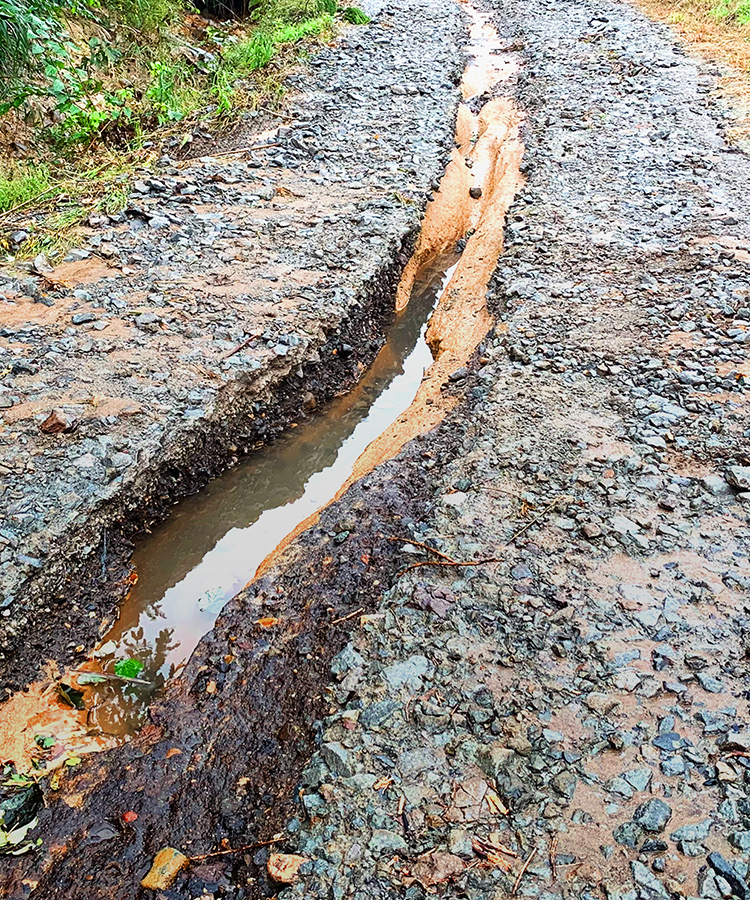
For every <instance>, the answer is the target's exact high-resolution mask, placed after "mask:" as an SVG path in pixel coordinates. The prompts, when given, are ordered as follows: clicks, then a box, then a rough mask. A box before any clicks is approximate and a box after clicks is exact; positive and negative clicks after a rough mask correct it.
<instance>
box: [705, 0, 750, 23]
mask: <svg viewBox="0 0 750 900" xmlns="http://www.w3.org/2000/svg"><path fill="white" fill-rule="evenodd" d="M711 15H712V16H713V18H714V19H716V21H717V22H736V23H737V24H738V25H750V0H719V2H718V3H717V4H716V6H714V7H713V9H712V10H711Z"/></svg>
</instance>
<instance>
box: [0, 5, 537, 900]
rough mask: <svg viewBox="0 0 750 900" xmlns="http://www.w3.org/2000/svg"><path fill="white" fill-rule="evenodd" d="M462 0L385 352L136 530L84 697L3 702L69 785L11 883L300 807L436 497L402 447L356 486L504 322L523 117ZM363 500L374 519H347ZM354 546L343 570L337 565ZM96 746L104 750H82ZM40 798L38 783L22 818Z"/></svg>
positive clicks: (100, 887) (41, 689)
mask: <svg viewBox="0 0 750 900" xmlns="http://www.w3.org/2000/svg"><path fill="white" fill-rule="evenodd" d="M463 6H464V8H465V9H466V12H467V14H468V16H469V17H470V39H471V40H470V45H469V47H468V48H467V57H468V65H467V68H466V72H465V75H464V78H463V81H462V85H461V89H462V97H463V99H462V103H461V104H460V106H459V112H458V116H457V126H456V148H455V149H454V151H453V155H452V158H451V161H450V163H449V165H448V167H447V170H446V172H445V175H444V178H443V180H442V181H441V185H440V189H439V191H438V192H437V193H436V196H435V198H434V199H433V200H432V201H431V202H430V203H429V204H428V207H427V211H426V214H425V219H424V223H423V227H422V230H421V233H420V236H419V238H418V240H417V244H416V247H415V251H414V254H413V257H412V259H411V260H410V262H409V263H408V264H407V266H406V268H405V270H404V272H403V276H402V278H401V281H400V284H399V286H398V290H397V293H396V297H395V298H394V305H395V308H396V316H395V321H394V323H393V325H392V326H391V327H390V329H389V333H388V340H387V342H386V344H385V346H384V347H383V348H382V350H381V351H380V353H379V355H378V356H377V358H376V359H375V361H374V363H373V364H372V365H371V366H370V368H369V369H368V371H367V372H366V373H365V375H364V376H363V378H362V379H361V381H360V382H359V384H358V385H357V386H356V388H355V389H354V390H352V391H351V392H349V393H348V394H346V395H345V396H342V397H340V398H338V399H337V400H335V401H334V402H332V403H331V404H329V405H328V406H327V407H326V408H324V409H322V410H320V411H318V412H317V413H316V414H315V415H314V416H313V417H312V418H310V419H309V420H307V421H306V422H303V423H302V424H301V425H299V426H298V427H296V428H293V429H291V430H289V431H288V432H287V434H286V435H285V436H283V437H282V438H281V439H279V440H278V441H276V442H275V443H274V444H273V445H270V446H268V447H266V448H263V449H261V450H260V451H257V452H256V453H254V454H253V455H252V456H251V457H250V458H249V459H248V460H247V462H246V463H244V464H243V465H241V466H240V467H238V468H235V469H233V470H231V471H230V472H228V473H226V474H225V475H224V476H222V477H220V478H218V479H216V480H215V481H214V482H213V483H212V484H211V485H209V487H208V488H207V489H205V490H204V491H203V492H202V493H201V494H199V495H197V496H195V497H192V498H190V499H188V500H186V501H183V502H182V503H181V504H179V506H178V507H176V508H175V509H174V511H173V512H172V514H171V516H170V518H169V519H168V520H167V521H166V522H164V523H163V524H162V525H160V526H159V527H158V528H156V529H155V530H154V531H153V533H151V534H150V535H149V536H148V537H146V538H144V539H143V540H142V542H141V543H140V545H139V546H138V548H137V549H136V552H135V555H134V557H133V563H134V571H135V573H136V575H137V580H136V579H135V578H134V584H133V587H132V589H131V591H130V594H129V595H128V597H127V598H126V600H125V601H124V602H123V604H122V607H121V611H120V616H119V619H118V620H117V622H115V623H114V625H113V626H112V628H111V630H110V632H109V633H108V634H107V635H105V637H104V639H103V640H102V641H101V642H100V644H99V646H98V647H97V648H95V650H94V651H93V653H92V655H91V657H90V658H89V660H88V661H87V662H86V663H85V664H84V665H82V666H81V667H79V668H78V669H77V670H75V671H71V672H67V673H65V674H64V676H63V681H64V683H65V684H66V685H70V686H72V687H73V688H74V690H75V691H80V699H78V694H75V695H74V699H75V700H76V702H77V705H79V706H81V707H82V708H81V709H74V708H71V706H70V705H69V704H67V703H65V702H63V701H62V700H61V698H60V691H59V680H53V681H49V680H48V681H46V682H39V683H37V684H36V685H32V687H31V688H30V689H29V690H28V691H25V692H23V693H19V694H17V695H15V696H14V697H12V698H11V699H10V701H8V702H7V703H6V704H4V705H3V707H2V708H0V733H2V735H3V746H2V747H0V757H1V758H2V759H5V760H8V761H12V762H13V763H14V764H15V766H16V768H17V769H18V770H19V771H21V770H23V771H34V772H35V773H38V772H41V773H42V785H43V786H44V785H45V783H46V784H47V786H48V787H53V788H54V789H55V790H56V791H57V799H56V800H54V801H53V800H52V797H53V794H52V792H51V791H48V792H47V797H48V800H49V803H48V807H47V808H45V809H41V810H38V814H39V818H40V827H39V828H38V830H37V831H36V832H34V833H33V834H37V833H38V834H40V835H41V837H42V839H43V842H44V843H43V849H42V850H41V851H39V852H38V853H37V854H36V855H27V856H24V857H19V858H18V859H17V860H16V861H15V862H14V863H10V864H9V863H8V862H7V861H4V862H3V863H2V868H0V885H3V883H4V886H5V891H4V894H3V895H4V896H9V897H15V896H19V897H20V896H25V895H27V893H28V887H32V888H35V889H36V893H37V895H38V896H71V897H72V896H75V897H77V898H80V897H87V896H91V897H95V896H96V897H98V896H102V897H103V896H107V897H120V896H123V897H125V896H133V889H134V888H135V886H136V885H137V882H138V881H140V879H141V878H142V877H143V875H144V874H145V872H146V871H147V870H148V867H149V865H150V862H151V860H152V858H153V856H154V854H155V853H156V852H157V851H158V850H160V849H161V848H162V847H164V846H174V847H178V848H179V849H180V850H181V852H183V853H184V854H186V855H187V856H195V857H197V856H203V855H205V854H207V853H211V852H212V851H214V850H220V849H223V850H227V849H229V848H231V847H237V846H244V845H245V844H247V843H248V842H253V841H255V842H258V841H262V840H264V839H268V837H269V835H271V834H272V833H273V831H274V828H278V827H279V826H281V825H283V823H284V821H285V820H286V818H287V817H288V816H289V815H291V814H292V812H293V808H294V806H293V803H292V794H293V789H294V786H295V784H296V783H297V782H298V780H299V776H300V773H301V770H302V768H303V766H304V764H305V761H306V758H307V757H308V756H309V754H310V752H311V747H312V743H311V741H312V735H311V734H310V726H311V724H312V721H313V720H314V718H315V717H316V716H318V717H319V716H320V715H322V714H324V712H325V707H324V700H323V691H324V687H325V684H326V682H327V663H328V660H329V659H330V658H331V656H332V655H333V654H335V652H337V650H338V649H340V647H341V646H342V644H343V642H344V640H345V638H346V634H347V633H348V630H349V629H350V628H351V627H352V625H356V623H357V621H358V619H357V616H358V615H361V614H367V612H368V610H369V609H371V608H372V606H373V605H374V604H375V602H376V601H377V598H378V597H379V595H380V594H381V592H382V590H383V589H384V588H385V587H386V586H387V580H388V578H389V577H391V576H392V574H393V573H394V572H395V567H394V563H395V556H396V552H397V551H396V548H395V545H394V543H393V542H392V541H391V542H388V540H387V532H389V531H393V522H396V523H398V522H399V521H400V518H401V517H402V516H403V515H404V514H407V513H408V514H410V515H415V514H419V513H420V512H422V513H423V512H424V511H425V509H426V508H427V506H428V505H429V501H428V498H429V482H428V479H427V476H426V472H422V474H421V475H420V477H415V476H414V475H413V474H411V473H410V472H409V470H408V465H406V463H403V464H402V465H400V466H399V465H398V463H394V464H390V465H391V468H390V469H389V473H390V475H389V478H388V483H387V486H386V488H385V489H384V490H381V491H380V494H381V495H382V496H380V499H377V498H376V496H375V495H374V494H371V495H370V496H371V498H372V499H371V502H369V503H366V502H360V503H357V501H356V499H355V498H356V495H358V494H359V495H361V496H363V492H364V491H365V489H366V488H370V487H371V485H370V484H369V483H368V484H360V482H361V480H362V479H363V478H364V477H365V476H366V475H367V474H368V473H369V472H371V471H372V470H373V469H374V468H375V466H377V465H378V464H380V463H383V462H384V461H386V460H389V459H392V458H394V457H396V456H397V455H398V453H399V451H400V450H401V449H402V448H403V447H404V445H406V444H407V443H408V442H409V441H410V440H411V439H413V438H415V437H416V436H418V435H420V434H423V433H425V432H427V431H429V430H430V429H432V428H434V426H435V425H437V424H438V423H439V422H440V421H441V420H442V419H443V418H445V416H446V414H447V413H449V412H450V410H451V409H452V407H453V406H454V405H455V404H456V403H457V402H458V400H459V399H460V395H461V391H460V390H458V391H457V390H454V389H453V388H452V385H453V383H458V382H460V381H461V378H462V376H463V367H464V366H465V365H466V364H467V362H468V361H469V360H470V358H471V357H472V354H473V353H474V352H475V350H476V348H477V347H478V345H479V344H480V343H481V341H482V339H483V337H484V336H485V335H486V333H487V331H488V330H489V328H490V327H491V326H492V320H491V317H490V315H489V312H488V310H487V308H486V305H485V294H486V288H487V284H488V281H489V279H490V277H491V275H492V273H493V271H494V269H495V267H496V264H497V259H498V256H499V254H500V253H501V251H502V241H503V228H504V221H505V215H506V212H507V210H508V208H509V206H510V204H511V202H512V200H513V197H514V196H515V194H516V192H517V191H518V189H519V187H520V185H521V182H522V178H521V175H520V172H519V166H520V162H521V157H522V153H523V147H522V143H521V139H520V133H519V128H520V120H519V115H518V113H517V111H516V108H515V106H514V104H513V101H512V99H511V98H510V97H509V96H502V94H503V93H504V87H503V85H504V83H508V82H509V80H510V79H511V78H512V76H513V75H514V74H515V71H516V64H515V62H514V61H513V60H512V59H510V58H508V57H507V56H506V55H505V54H503V53H502V52H501V50H500V39H499V36H498V34H497V32H496V30H495V29H494V27H493V26H492V25H491V23H490V22H489V20H488V18H487V17H486V16H485V15H484V14H483V13H481V12H480V11H478V10H476V9H474V8H473V7H471V6H468V5H466V4H463ZM506 92H507V91H506ZM498 94H500V95H501V96H498ZM393 466H396V468H393ZM373 477H374V476H373ZM426 479H427V480H426ZM353 485H354V488H355V490H353V491H351V492H350V494H348V495H347V500H346V501H345V502H344V503H343V504H341V505H340V506H341V510H342V513H341V515H342V516H343V519H342V521H343V522H344V524H343V525H341V524H338V525H336V524H334V525H332V522H331V520H332V518H333V517H335V516H336V515H337V514H338V513H339V509H338V507H337V505H334V506H332V507H329V508H328V509H327V510H326V512H325V514H323V516H322V519H321V509H324V508H325V507H326V506H327V505H328V504H330V503H331V502H332V501H335V500H337V499H339V498H340V497H341V496H342V495H343V494H344V492H345V491H347V489H349V488H350V487H352V486H353ZM355 508H356V510H357V511H358V512H357V515H359V516H360V517H363V516H364V517H366V518H367V523H366V525H367V527H366V528H361V527H356V528H355V527H353V526H347V524H346V519H347V513H348V512H350V511H351V510H353V509H355ZM399 512H400V513H401V516H399ZM388 520H392V521H391V522H389V521H388ZM376 544H377V545H378V546H377V547H376ZM344 545H346V548H347V554H346V555H345V556H344V557H343V561H344V563H346V565H345V566H344V567H343V568H342V567H341V566H337V565H335V564H332V563H333V559H334V548H336V547H338V546H344ZM355 552H356V555H355ZM245 585H247V587H246V588H245V590H244V591H243V590H242V588H243V586H245ZM238 593H239V596H237V595H238ZM232 598H235V599H232ZM351 607H354V608H351ZM196 648H197V649H196ZM124 659H130V660H135V661H137V663H138V664H140V666H136V668H140V671H138V672H137V673H136V677H135V678H134V679H130V680H126V679H124V678H122V677H118V676H116V672H115V667H116V665H117V664H118V662H121V661H122V660H124ZM118 668H119V671H120V672H122V671H123V670H122V667H121V666H119V667H118ZM131 674H132V673H131ZM97 675H99V676H102V677H103V678H104V680H96V679H95V678H93V677H92V676H97ZM117 745H120V746H119V747H118V746H117ZM94 750H107V751H108V752H106V753H102V754H98V755H95V756H88V757H85V754H88V753H90V752H91V751H94ZM82 756H83V757H85V758H84V759H83V761H82V762H78V758H79V757H82ZM71 757H73V760H72V761H73V763H74V765H73V766H72V767H71V765H70V762H71ZM30 766H33V767H34V769H30ZM45 776H49V778H46V777H45ZM40 799H41V798H40V795H39V794H38V792H35V793H34V796H33V797H31V796H30V797H29V802H28V803H27V804H25V807H24V808H25V810H26V811H25V812H24V813H23V815H21V816H19V817H17V819H16V822H17V824H23V822H22V821H21V819H22V818H24V817H26V819H27V820H28V818H29V817H30V816H32V815H33V814H34V813H36V812H37V809H35V808H34V807H38V805H39V802H38V801H39V800H40ZM240 810H241V812H240ZM123 817H124V818H123ZM243 842H244V843H243ZM53 846H54V848H55V849H54V850H53V849H51V848H52V847H53ZM82 851H85V855H86V859H87V863H88V865H87V873H86V874H85V875H84V874H82V873H81V871H80V870H79V868H78V866H77V863H76V857H77V855H80V854H81V852H82ZM194 864H195V865H199V864H201V865H204V864H205V863H204V861H203V860H197V859H196V860H194ZM227 864H228V865H230V868H231V869H232V872H233V878H235V879H239V883H242V884H244V885H246V887H245V888H243V890H245V891H246V893H245V896H263V895H266V894H268V892H269V891H271V890H272V885H271V884H269V883H268V882H267V880H266V877H265V873H264V872H262V871H260V870H259V869H258V866H257V865H256V863H254V862H253V855H252V853H250V854H249V855H244V856H243V855H242V854H238V855H237V856H236V857H235V858H232V859H231V860H228V861H227ZM89 866H91V868H88V867H89ZM3 872H4V874H2V873H3ZM187 877H189V875H186V874H185V873H183V874H182V875H180V876H179V878H180V879H185V878H187ZM24 883H25V885H26V887H24V886H23V884H24ZM180 883H182V882H180V881H178V882H177V886H179V884H180ZM52 885H55V887H54V888H53V887H52Z"/></svg>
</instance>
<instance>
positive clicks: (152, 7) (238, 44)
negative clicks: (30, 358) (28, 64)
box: [0, 0, 369, 261]
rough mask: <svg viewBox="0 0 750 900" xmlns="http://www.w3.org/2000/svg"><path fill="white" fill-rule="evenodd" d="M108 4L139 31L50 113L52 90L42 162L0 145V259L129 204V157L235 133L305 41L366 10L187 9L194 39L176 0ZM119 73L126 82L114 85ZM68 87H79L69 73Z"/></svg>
mask: <svg viewBox="0 0 750 900" xmlns="http://www.w3.org/2000/svg"><path fill="white" fill-rule="evenodd" d="M2 2H8V0H0V3H2ZM11 2H18V0H11ZM76 2H89V0H76ZM106 6H107V8H109V9H113V8H114V9H118V8H119V7H121V15H122V17H123V21H126V22H127V23H132V24H128V28H129V29H130V31H131V32H133V35H135V37H133V36H132V35H131V38H128V39H126V40H124V41H120V42H119V44H118V47H117V48H116V50H115V48H114V47H109V48H108V50H107V53H106V54H104V56H103V57H101V59H99V57H97V59H98V60H99V61H98V63H97V65H100V64H101V71H100V72H99V74H98V80H97V81H93V80H92V81H91V84H89V83H88V82H86V83H85V84H84V85H83V87H81V85H79V86H78V88H80V91H84V93H80V91H79V93H77V94H76V96H75V98H73V97H72V95H71V96H67V95H66V96H65V98H63V101H62V103H61V104H58V105H57V112H56V115H55V119H56V121H54V123H53V124H49V115H48V114H49V111H50V109H53V108H54V104H55V103H57V100H56V99H55V98H54V97H50V96H49V95H45V97H44V102H42V104H41V107H42V113H43V115H42V116H41V118H42V122H43V124H42V125H40V126H38V127H37V133H36V142H35V146H34V158H35V160H39V159H41V160H43V161H42V162H36V161H35V162H31V161H23V160H20V161H19V160H10V159H8V158H5V160H4V159H3V155H2V147H0V261H2V258H3V257H5V259H6V261H10V260H12V259H22V258H28V257H32V256H35V255H37V254H38V253H40V252H45V253H47V254H48V255H50V256H51V257H59V256H60V255H62V254H63V253H64V252H66V251H67V250H68V249H69V248H70V246H73V245H74V244H75V242H76V239H77V236H78V232H77V226H78V225H79V224H80V223H81V222H83V220H84V219H85V218H86V217H87V216H88V215H90V213H91V212H92V211H93V212H96V211H102V212H106V213H108V214H115V213H117V212H119V211H120V210H122V209H123V208H125V206H126V205H127V198H128V190H127V180H128V176H129V174H130V173H131V172H132V171H133V169H134V168H137V167H138V166H148V165H149V164H150V163H151V162H153V161H154V160H155V158H156V157H157V156H160V155H161V154H162V153H163V152H165V150H166V152H174V151H175V150H177V151H179V150H180V149H182V148H183V147H184V146H185V145H186V144H188V143H190V141H191V140H192V132H193V130H194V129H195V128H198V129H199V130H205V129H209V130H210V131H211V132H212V133H214V134H217V133H222V132H228V131H231V130H232V128H234V127H235V126H236V124H237V123H238V122H239V121H240V119H241V117H242V115H243V113H245V112H246V111H247V110H254V109H258V108H263V109H266V110H269V111H270V110H273V109H275V108H278V107H279V106H280V105H281V102H282V100H283V97H284V79H285V76H286V74H287V72H288V71H289V69H290V68H291V67H292V66H293V65H294V64H295V63H296V62H297V61H298V60H299V59H301V58H303V57H304V56H305V55H306V53H307V52H308V50H309V48H311V47H312V46H314V45H315V44H319V43H323V42H326V41H329V40H330V39H331V38H332V37H333V36H334V35H335V32H336V27H337V24H336V19H337V18H340V19H343V20H345V21H350V20H352V21H353V20H354V19H356V20H357V22H358V23H360V24H364V23H365V22H366V21H369V19H368V18H367V17H366V16H365V15H364V13H361V11H359V10H356V13H355V14H354V15H353V16H352V13H351V9H353V8H346V9H345V10H338V11H337V6H336V0H265V3H264V5H263V6H262V7H259V8H257V9H256V12H255V13H254V14H253V15H252V16H251V18H250V19H249V20H245V21H242V22H236V21H233V22H228V23H224V24H223V25H221V26H219V25H208V27H205V25H206V20H199V19H198V17H197V16H192V14H190V15H189V16H188V17H187V18H188V19H192V20H198V21H199V25H200V27H201V28H203V31H202V32H201V35H200V37H201V40H200V41H198V42H197V43H193V44H191V43H190V41H188V40H187V37H186V36H185V32H184V28H183V30H182V31H179V29H178V24H177V23H178V22H181V23H182V25H184V24H185V16H183V18H182V20H179V17H178V11H179V10H180V9H182V5H181V0H106ZM188 24H190V25H191V26H193V27H194V26H195V22H194V21H193V22H188ZM139 29H150V31H148V34H147V36H148V39H146V40H140V31H139ZM70 32H71V33H75V34H76V39H77V40H78V41H79V42H81V43H85V41H86V40H88V41H89V43H90V44H91V45H92V46H95V47H96V48H98V47H99V44H97V43H96V42H97V41H102V40H103V37H102V33H101V32H97V34H98V35H99V36H98V37H96V38H95V40H93V39H92V37H91V35H92V32H91V30H90V29H88V30H87V29H86V28H82V29H74V28H72V27H71V28H70ZM126 33H127V29H126ZM0 37H2V35H1V34H0ZM1 43H2V41H0V44H1ZM65 52H66V53H67V52H68V50H67V49H66V50H65ZM97 52H98V51H97ZM102 60H103V62H102ZM81 65H83V63H82V62H81ZM105 70H106V71H105ZM52 74H53V75H54V74H55V73H52ZM50 77H52V76H50ZM123 82H125V83H127V85H128V86H127V87H121V86H119V87H117V86H116V85H122V84H123ZM81 84H83V82H82V83H81ZM58 87H59V85H58ZM63 88H64V89H65V90H70V91H73V88H72V87H70V85H68V83H67V82H66V83H65V84H64V85H63ZM78 88H76V90H78ZM84 89H85V90H84ZM85 91H89V93H85ZM73 93H75V92H73ZM30 96H31V95H30ZM0 99H2V97H1V96H0ZM37 100H38V98H36V97H34V98H32V101H34V102H36V101H37ZM28 102H31V101H27V100H26V99H25V100H24V101H23V104H27V105H28ZM34 102H32V107H33V106H34ZM23 104H21V105H20V106H23ZM45 104H46V106H45ZM7 105H8V104H7V103H6V107H7ZM37 105H38V104H37ZM45 110H46V111H47V112H45ZM61 110H62V111H61ZM14 116H16V117H17V118H18V116H19V112H18V111H15V110H13V109H12V108H10V109H6V122H8V121H9V120H10V122H11V124H12V120H13V117H14ZM45 116H47V120H46V122H44V118H45ZM0 121H2V104H0ZM7 130H8V129H7V128H6V132H7ZM26 131H27V132H28V129H26ZM15 230H26V231H28V232H29V233H30V237H29V239H28V240H26V241H25V242H24V243H23V245H22V246H21V248H20V249H19V248H16V247H14V246H11V244H10V241H9V236H10V235H11V234H12V233H13V232H14V231H15Z"/></svg>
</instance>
